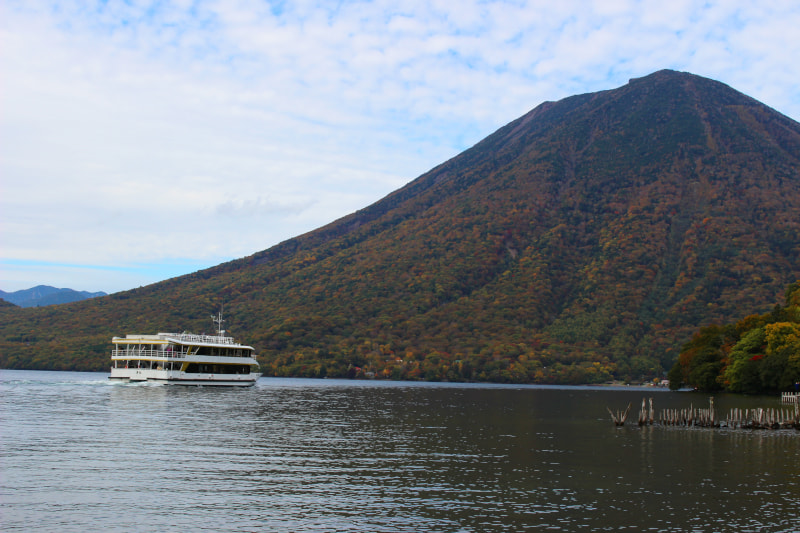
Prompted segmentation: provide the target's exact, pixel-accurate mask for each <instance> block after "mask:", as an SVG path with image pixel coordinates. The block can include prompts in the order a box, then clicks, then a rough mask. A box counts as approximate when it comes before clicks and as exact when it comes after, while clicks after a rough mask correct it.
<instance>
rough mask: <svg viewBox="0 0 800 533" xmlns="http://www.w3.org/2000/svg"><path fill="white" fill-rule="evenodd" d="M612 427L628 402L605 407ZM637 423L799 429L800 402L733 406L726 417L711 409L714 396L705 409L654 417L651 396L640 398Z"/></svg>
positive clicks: (619, 422)
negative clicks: (778, 405)
mask: <svg viewBox="0 0 800 533" xmlns="http://www.w3.org/2000/svg"><path fill="white" fill-rule="evenodd" d="M606 409H607V410H608V412H609V414H610V415H611V420H613V421H614V425H615V426H624V425H625V422H626V421H627V419H628V413H629V412H630V410H631V404H628V407H627V408H626V409H625V411H616V412H614V411H612V410H611V409H609V408H608V407H606ZM638 423H639V425H640V426H647V425H654V424H657V425H663V426H685V427H705V428H721V427H723V428H735V429H792V428H794V429H796V430H798V431H800V404H795V406H794V407H790V408H778V409H775V408H756V409H740V408H733V409H731V410H730V411H729V412H728V415H727V416H726V417H725V418H719V417H717V413H716V410H715V409H714V398H713V397H711V398H709V399H708V408H707V409H704V408H695V407H694V406H693V405H690V406H689V407H688V408H685V409H662V411H661V413H660V414H659V415H658V416H656V413H655V409H654V407H653V399H652V398H650V402H649V407H648V403H647V401H646V400H645V399H644V398H642V407H641V409H640V410H639V421H638Z"/></svg>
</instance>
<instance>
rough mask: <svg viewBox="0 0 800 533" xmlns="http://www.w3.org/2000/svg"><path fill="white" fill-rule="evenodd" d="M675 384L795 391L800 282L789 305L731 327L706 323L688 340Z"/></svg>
mask: <svg viewBox="0 0 800 533" xmlns="http://www.w3.org/2000/svg"><path fill="white" fill-rule="evenodd" d="M669 374H670V386H671V387H673V388H679V387H681V386H684V385H688V386H691V387H696V388H698V389H700V390H706V391H711V390H720V389H724V390H727V391H730V392H739V393H747V394H757V393H767V392H776V391H786V390H794V388H795V384H796V383H800V281H798V282H797V283H794V284H792V285H790V286H789V288H788V289H787V291H786V304H785V305H784V306H782V307H781V306H775V308H774V309H773V310H772V311H771V312H769V313H766V314H763V315H751V316H748V317H745V318H743V319H742V320H740V321H739V322H736V323H734V324H729V325H727V326H713V325H712V326H706V327H704V328H701V329H700V331H698V332H697V333H696V334H695V335H694V337H693V338H692V340H691V341H689V342H688V343H686V344H685V345H684V347H683V349H682V350H681V353H680V355H679V356H678V361H677V363H675V365H674V366H673V368H672V370H670V373H669Z"/></svg>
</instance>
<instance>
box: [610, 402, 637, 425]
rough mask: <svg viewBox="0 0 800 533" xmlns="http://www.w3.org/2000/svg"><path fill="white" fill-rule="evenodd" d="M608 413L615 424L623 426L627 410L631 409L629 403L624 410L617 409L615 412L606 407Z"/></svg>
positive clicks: (626, 417)
mask: <svg viewBox="0 0 800 533" xmlns="http://www.w3.org/2000/svg"><path fill="white" fill-rule="evenodd" d="M606 410H607V411H608V414H610V415H611V420H613V421H614V425H615V426H624V425H625V421H626V420H627V419H628V412H629V411H630V410H631V404H628V408H627V409H625V412H624V413H623V412H621V411H617V412H616V414H615V413H613V412H611V409H609V408H608V407H606Z"/></svg>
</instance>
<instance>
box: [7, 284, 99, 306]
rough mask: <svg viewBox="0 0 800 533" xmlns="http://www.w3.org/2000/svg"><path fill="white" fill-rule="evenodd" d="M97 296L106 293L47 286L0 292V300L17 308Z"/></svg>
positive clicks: (61, 302) (63, 302)
mask: <svg viewBox="0 0 800 533" xmlns="http://www.w3.org/2000/svg"><path fill="white" fill-rule="evenodd" d="M98 296H106V293H104V292H86V291H75V290H72V289H57V288H55V287H50V286H49V285H37V286H36V287H33V288H32V289H25V290H21V291H15V292H5V291H0V299H3V300H5V301H7V302H11V303H12V304H14V305H18V306H19V307H38V306H43V305H55V304H65V303H69V302H77V301H79V300H85V299H87V298H97V297H98Z"/></svg>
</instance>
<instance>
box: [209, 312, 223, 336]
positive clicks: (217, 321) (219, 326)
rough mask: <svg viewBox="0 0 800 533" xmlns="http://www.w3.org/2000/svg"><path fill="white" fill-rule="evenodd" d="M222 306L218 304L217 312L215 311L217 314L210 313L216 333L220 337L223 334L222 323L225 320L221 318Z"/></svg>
mask: <svg viewBox="0 0 800 533" xmlns="http://www.w3.org/2000/svg"><path fill="white" fill-rule="evenodd" d="M222 308H223V306H220V309H219V313H217V316H214V315H211V320H212V321H214V324H216V325H217V334H218V335H219V336H220V337H224V336H225V330H224V329H222V324H223V323H224V322H225V320H223V318H222Z"/></svg>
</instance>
